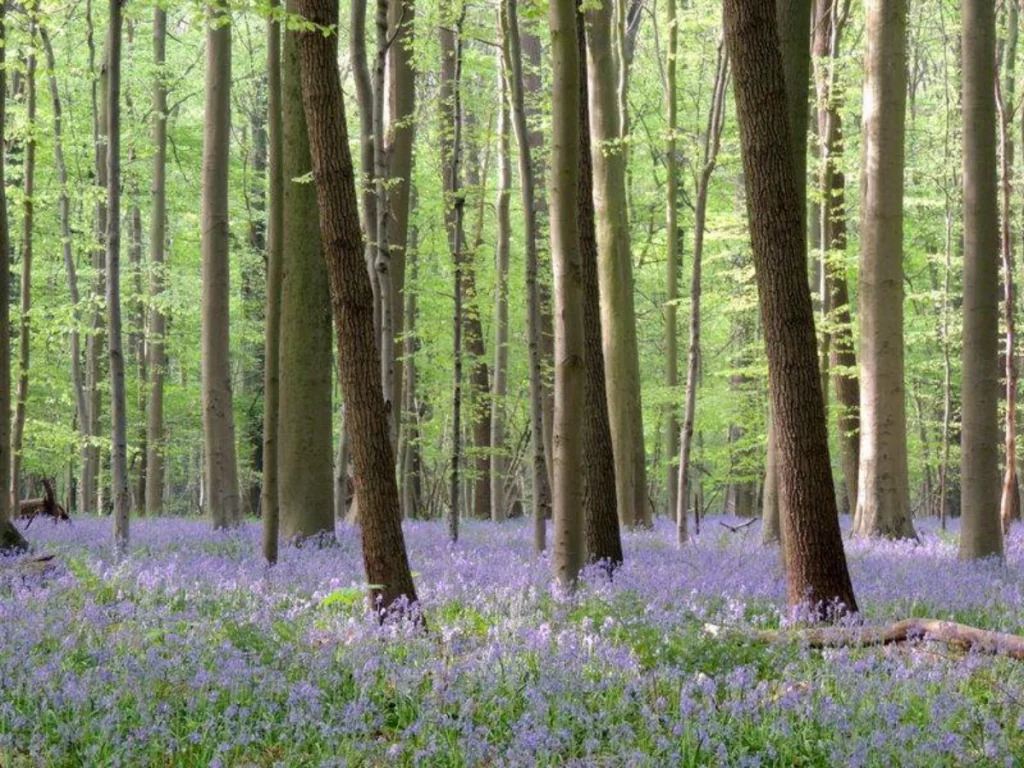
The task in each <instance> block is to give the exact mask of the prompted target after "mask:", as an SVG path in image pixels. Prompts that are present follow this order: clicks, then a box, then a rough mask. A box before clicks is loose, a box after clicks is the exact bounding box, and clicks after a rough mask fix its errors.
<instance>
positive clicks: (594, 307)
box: [576, 15, 623, 569]
mask: <svg viewBox="0 0 1024 768" xmlns="http://www.w3.org/2000/svg"><path fill="white" fill-rule="evenodd" d="M585 27H586V25H585V24H584V20H583V16H582V15H577V17H576V37H577V57H578V59H579V68H580V81H579V89H580V97H579V126H580V130H579V139H580V149H579V152H580V156H579V187H578V190H577V193H576V206H577V208H576V218H577V226H578V228H579V243H580V270H581V272H580V274H581V280H582V291H583V295H582V299H581V300H582V302H583V350H584V352H583V355H584V363H585V370H584V375H585V379H584V385H583V386H584V390H583V411H582V412H583V413H585V414H586V418H584V419H582V420H581V421H582V429H583V435H582V440H583V456H582V461H583V523H584V529H585V531H586V544H587V558H588V560H589V561H590V562H593V563H603V564H604V566H605V567H606V568H608V569H614V568H616V567H617V566H618V565H620V564H621V563H622V561H623V555H622V534H621V531H620V529H619V514H618V511H617V510H616V508H615V454H614V451H613V449H612V431H611V424H610V423H609V419H608V396H607V394H606V392H605V383H604V350H603V348H602V346H601V289H600V287H599V286H598V277H597V228H596V223H595V221H594V167H593V162H592V160H591V157H590V103H589V102H590V100H589V98H588V88H587V70H586V66H587V42H586V33H585Z"/></svg>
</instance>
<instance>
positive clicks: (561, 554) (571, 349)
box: [548, 0, 586, 587]
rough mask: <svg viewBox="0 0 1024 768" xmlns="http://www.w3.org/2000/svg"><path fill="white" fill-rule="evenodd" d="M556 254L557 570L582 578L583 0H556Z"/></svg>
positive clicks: (551, 16)
mask: <svg viewBox="0 0 1024 768" xmlns="http://www.w3.org/2000/svg"><path fill="white" fill-rule="evenodd" d="M548 26H549V28H550V30H551V68H552V77H553V82H552V98H551V101H552V114H551V203H550V205H551V261H552V266H553V267H554V273H555V311H554V315H555V421H554V426H555V429H554V450H555V485H554V496H553V502H554V504H553V511H552V516H553V519H554V553H553V554H554V556H553V562H552V564H553V567H554V571H555V577H556V578H557V579H558V581H559V582H560V583H561V584H562V585H563V586H566V587H572V586H574V585H575V584H576V580H577V579H578V577H579V572H580V568H582V566H583V560H584V533H583V531H584V528H583V508H582V502H583V476H582V473H581V472H580V466H581V463H582V459H583V450H582V449H583V443H582V440H581V437H582V423H581V422H582V420H581V419H580V414H582V413H583V412H584V410H583V408H584V383H585V378H586V370H585V364H584V354H585V352H584V344H583V281H582V274H581V272H582V267H581V264H580V232H579V222H578V220H577V215H578V210H577V194H578V192H579V191H580V190H579V186H580V184H579V161H580V124H579V118H580V104H579V98H580V62H579V52H578V49H577V38H576V3H575V1H574V0H552V2H550V3H549V5H548Z"/></svg>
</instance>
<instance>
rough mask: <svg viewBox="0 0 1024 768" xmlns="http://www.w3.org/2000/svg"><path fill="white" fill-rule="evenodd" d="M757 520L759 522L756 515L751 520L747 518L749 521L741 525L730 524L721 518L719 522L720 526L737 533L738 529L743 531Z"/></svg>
mask: <svg viewBox="0 0 1024 768" xmlns="http://www.w3.org/2000/svg"><path fill="white" fill-rule="evenodd" d="M756 522H757V518H756V517H752V518H750V519H749V520H747V522H745V523H740V524H739V525H729V524H728V523H723V522H722V521H721V520H719V521H718V524H719V525H720V526H722V527H723V528H728V529H729V530H730V531H732V532H733V533H736V532H737V531H742V530H743V529H744V528H746V527H747V526H750V525H753V524H754V523H756Z"/></svg>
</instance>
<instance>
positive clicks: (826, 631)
mask: <svg viewBox="0 0 1024 768" xmlns="http://www.w3.org/2000/svg"><path fill="white" fill-rule="evenodd" d="M705 631H707V632H708V633H709V634H711V635H713V636H718V635H719V634H721V632H722V628H721V627H716V626H714V625H711V624H708V625H705ZM751 637H752V639H754V640H759V641H761V642H765V643H784V642H793V641H796V642H801V643H803V644H805V645H806V646H807V647H808V648H869V647H872V646H879V645H895V644H897V643H907V642H914V641H918V640H925V641H928V642H933V643H941V644H943V645H946V646H947V647H950V648H955V649H957V650H961V651H965V652H967V651H973V652H975V653H984V654H989V655H1000V656H1007V657H1009V658H1011V659H1016V660H1018V661H1024V636H1021V635H1011V634H1008V633H1005V632H993V631H991V630H987V629H979V628H977V627H970V626H967V625H966V624H957V623H956V622H953V621H942V620H940V619H904V620H902V621H897V622H893V623H891V624H883V625H882V626H875V627H857V626H852V627H812V628H810V629H794V630H764V631H761V632H755V633H753V635H752V636H751Z"/></svg>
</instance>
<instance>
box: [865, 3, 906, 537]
mask: <svg viewBox="0 0 1024 768" xmlns="http://www.w3.org/2000/svg"><path fill="white" fill-rule="evenodd" d="M906 29H907V5H906V0H870V1H869V2H868V4H867V54H866V58H865V69H866V80H865V84H864V117H863V128H862V136H863V155H862V180H861V224H860V230H861V270H860V307H861V316H860V328H861V330H860V338H861V361H860V373H861V376H860V384H861V390H860V471H859V476H858V481H857V486H858V490H859V494H858V499H857V511H856V513H855V515H854V523H853V530H854V534H855V535H858V536H885V537H888V538H914V537H915V533H914V526H913V523H911V521H910V488H909V483H908V477H907V413H906V393H905V389H904V380H903V379H904V370H903V368H904V365H903V167H904V162H903V159H904V148H903V141H904V116H905V113H906V71H905V70H906Z"/></svg>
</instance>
